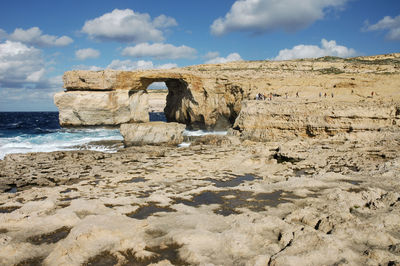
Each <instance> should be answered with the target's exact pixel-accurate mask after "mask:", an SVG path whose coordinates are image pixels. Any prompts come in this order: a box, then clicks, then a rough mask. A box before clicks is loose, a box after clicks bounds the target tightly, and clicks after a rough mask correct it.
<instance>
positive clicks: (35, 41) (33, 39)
mask: <svg viewBox="0 0 400 266" xmlns="http://www.w3.org/2000/svg"><path fill="white" fill-rule="evenodd" d="M3 34H4V31H3ZM0 35H1V33H0ZM8 38H9V39H10V40H12V41H16V42H21V43H25V44H29V45H34V46H39V47H45V46H66V45H68V44H70V43H72V42H73V40H72V39H71V38H70V37H68V36H61V37H57V36H53V35H47V34H42V31H41V30H40V29H39V28H38V27H32V28H30V29H27V30H24V29H20V28H17V29H15V30H14V32H13V33H11V34H10V35H9V36H8Z"/></svg>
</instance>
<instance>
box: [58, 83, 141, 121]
mask: <svg viewBox="0 0 400 266" xmlns="http://www.w3.org/2000/svg"><path fill="white" fill-rule="evenodd" d="M147 97H148V96H147V93H146V92H145V91H136V92H133V93H132V92H130V91H128V90H113V91H91V92H89V91H70V92H68V93H65V92H59V93H57V94H56V95H55V96H54V102H55V104H56V105H57V107H58V108H59V113H60V115H59V120H60V125H61V126H116V125H119V124H122V123H128V122H148V121H149V113H148V104H147Z"/></svg>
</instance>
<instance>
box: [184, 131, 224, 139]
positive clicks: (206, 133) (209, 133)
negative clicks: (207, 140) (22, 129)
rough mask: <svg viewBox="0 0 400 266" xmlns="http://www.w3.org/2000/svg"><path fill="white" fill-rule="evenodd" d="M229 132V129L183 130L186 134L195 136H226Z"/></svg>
mask: <svg viewBox="0 0 400 266" xmlns="http://www.w3.org/2000/svg"><path fill="white" fill-rule="evenodd" d="M227 133H228V131H205V130H185V131H184V132H183V135H184V136H194V137H201V136H206V135H220V136H224V135H226V134H227Z"/></svg>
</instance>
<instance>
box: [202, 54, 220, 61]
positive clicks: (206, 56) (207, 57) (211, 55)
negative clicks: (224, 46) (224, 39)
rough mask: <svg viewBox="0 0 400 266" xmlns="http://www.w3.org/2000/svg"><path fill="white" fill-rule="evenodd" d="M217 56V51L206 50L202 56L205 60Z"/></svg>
mask: <svg viewBox="0 0 400 266" xmlns="http://www.w3.org/2000/svg"><path fill="white" fill-rule="evenodd" d="M218 56H219V53H218V52H208V53H207V54H206V55H205V56H204V58H205V59H207V60H210V59H214V58H216V57H218Z"/></svg>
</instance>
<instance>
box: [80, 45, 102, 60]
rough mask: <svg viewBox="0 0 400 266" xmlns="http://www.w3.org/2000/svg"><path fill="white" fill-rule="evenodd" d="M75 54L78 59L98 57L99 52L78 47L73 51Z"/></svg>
mask: <svg viewBox="0 0 400 266" xmlns="http://www.w3.org/2000/svg"><path fill="white" fill-rule="evenodd" d="M75 56H76V58H78V59H80V60H85V59H88V58H98V57H99V56H100V52H99V51H98V50H95V49H92V48H87V49H79V50H77V51H75Z"/></svg>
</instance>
